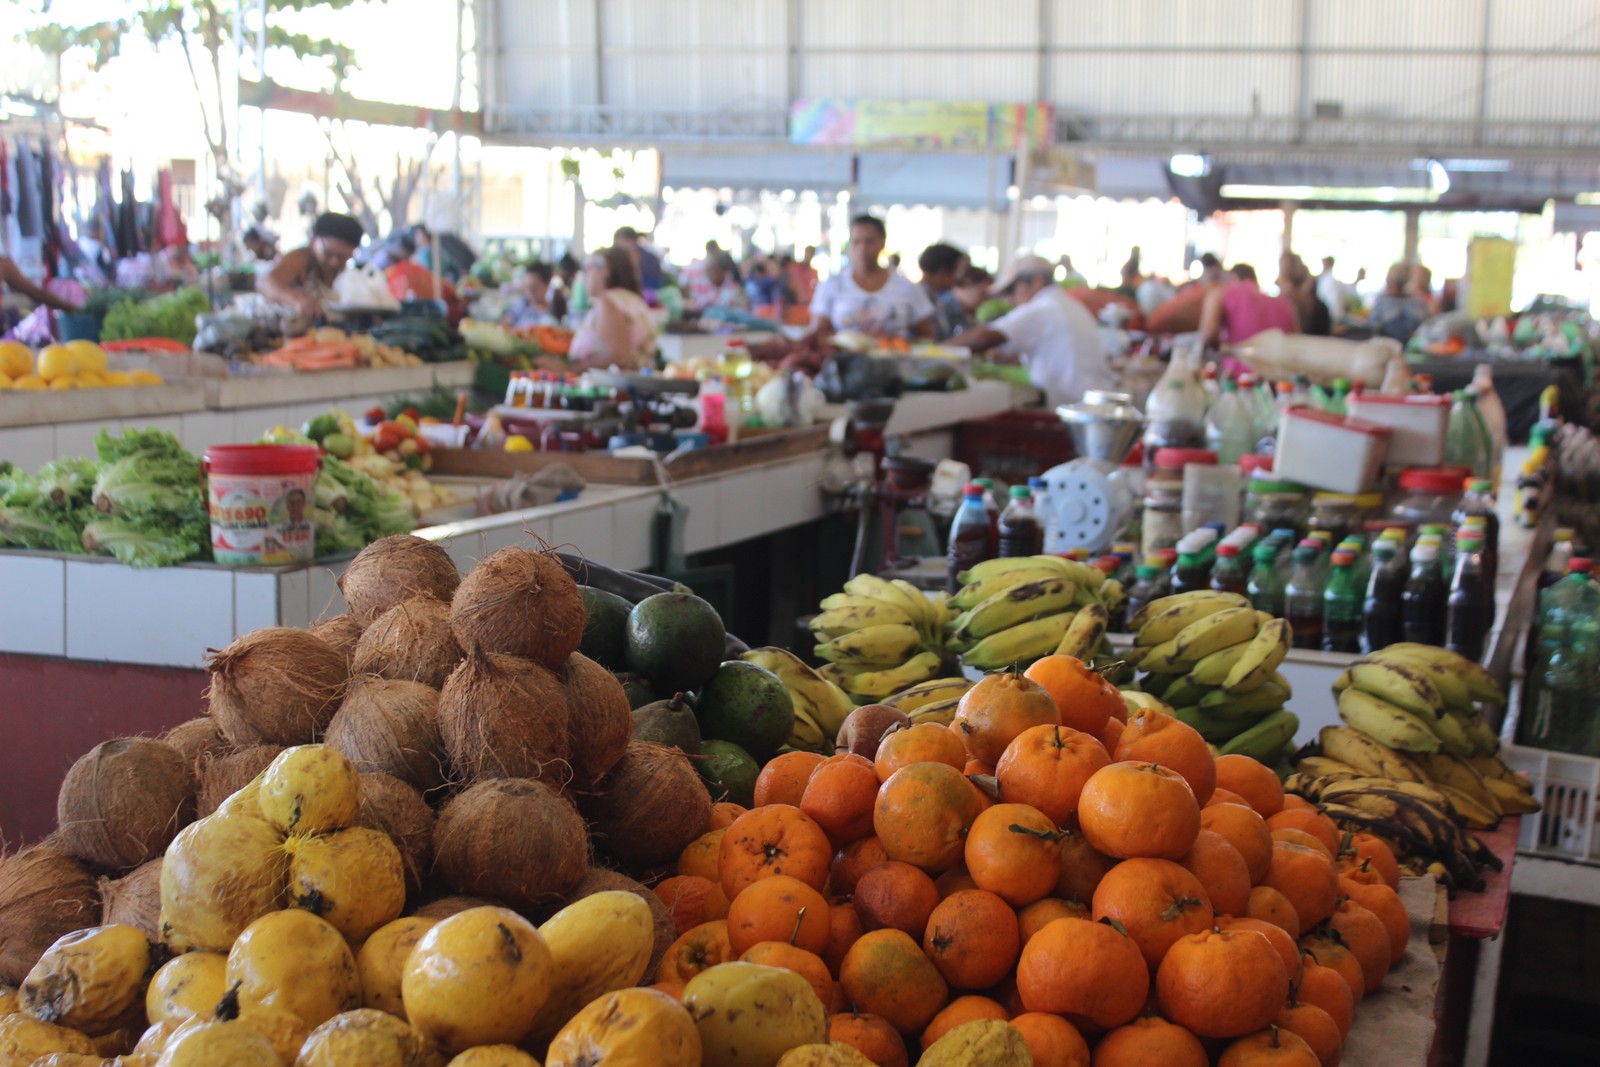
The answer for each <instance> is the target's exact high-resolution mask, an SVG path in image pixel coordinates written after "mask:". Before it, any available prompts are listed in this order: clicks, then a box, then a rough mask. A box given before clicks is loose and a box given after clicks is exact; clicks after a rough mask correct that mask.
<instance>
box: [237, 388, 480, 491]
mask: <svg viewBox="0 0 1600 1067" xmlns="http://www.w3.org/2000/svg"><path fill="white" fill-rule="evenodd" d="M374 412H375V413H376V414H377V418H376V419H371V416H372V415H373V414H374ZM367 415H368V418H369V419H371V421H372V422H373V423H374V427H373V431H372V433H371V434H370V435H369V434H364V433H362V432H361V429H360V427H358V426H357V425H356V422H355V420H354V419H352V418H351V417H350V416H349V415H348V414H347V413H345V412H344V411H342V410H340V409H339V408H332V409H330V410H328V411H325V412H323V413H322V414H321V415H317V416H315V417H314V418H311V419H307V420H306V422H305V424H304V425H303V426H301V427H300V436H301V437H303V438H305V439H306V440H309V441H310V442H312V443H313V444H315V445H317V446H318V447H319V448H321V449H322V450H323V451H324V452H326V453H327V454H328V455H330V456H334V457H336V458H338V459H342V460H344V461H345V462H346V463H348V464H349V465H350V467H351V468H352V469H354V470H357V471H360V472H361V473H362V474H365V475H367V476H368V477H369V478H371V479H372V480H373V481H376V482H377V483H379V484H380V485H383V486H387V487H388V488H390V489H393V490H394V491H395V492H397V493H399V494H400V495H401V496H403V497H405V498H406V499H407V500H408V501H409V502H410V504H411V510H412V511H413V512H414V513H415V514H416V515H418V516H420V515H421V514H422V513H423V512H425V511H429V510H431V509H433V508H436V507H441V506H443V505H446V504H450V503H451V502H453V501H454V499H455V495H454V494H453V493H451V492H450V491H449V490H448V489H445V488H442V487H441V486H438V485H435V484H434V483H433V482H431V481H429V480H428V478H427V476H426V475H425V473H424V472H425V471H427V470H429V469H430V468H431V467H432V466H433V446H432V445H430V444H429V443H428V439H427V438H425V437H423V436H422V435H421V433H420V432H419V426H420V418H421V416H420V415H418V414H416V413H412V412H404V411H403V412H401V413H399V414H398V415H396V417H395V418H393V419H390V418H388V417H387V415H386V414H385V413H384V411H383V409H382V408H376V409H374V410H373V411H369V412H368V413H367ZM295 439H296V437H295V434H294V431H292V430H289V429H287V428H285V427H282V426H278V427H275V428H273V429H272V430H269V431H268V432H267V440H271V441H290V440H295Z"/></svg>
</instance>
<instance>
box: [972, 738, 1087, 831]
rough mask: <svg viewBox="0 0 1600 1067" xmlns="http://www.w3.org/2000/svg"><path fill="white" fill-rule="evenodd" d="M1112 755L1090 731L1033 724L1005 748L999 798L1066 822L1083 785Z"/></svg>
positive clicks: (998, 768) (998, 772)
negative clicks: (1029, 806)
mask: <svg viewBox="0 0 1600 1067" xmlns="http://www.w3.org/2000/svg"><path fill="white" fill-rule="evenodd" d="M1110 762H1111V757H1110V756H1109V755H1108V754H1107V753H1106V749H1105V746H1104V745H1102V744H1101V743H1100V742H1099V741H1098V740H1096V739H1095V737H1094V736H1093V735H1091V734H1087V733H1083V732H1081V731H1078V730H1073V729H1069V728H1067V727H1064V726H1055V725H1045V726H1034V727H1031V728H1029V729H1027V730H1024V731H1022V733H1020V734H1018V735H1017V736H1016V737H1015V738H1013V739H1012V741H1011V744H1009V745H1007V746H1006V750H1005V752H1003V753H1001V755H1000V761H999V762H998V763H996V764H995V768H994V773H995V778H996V780H997V781H998V783H999V786H1000V796H1001V798H1002V799H1003V800H1005V801H1007V802H1008V803H1014V804H1028V805H1031V806H1032V807H1035V808H1038V809H1039V810H1040V811H1042V812H1044V813H1045V815H1047V816H1049V818H1050V820H1051V821H1052V822H1053V823H1055V824H1056V825H1057V826H1065V825H1067V823H1068V822H1069V821H1071V819H1072V818H1073V816H1074V815H1076V814H1077V811H1078V797H1079V795H1080V794H1082V792H1083V786H1084V783H1086V782H1087V781H1088V780H1089V778H1090V776H1091V775H1093V774H1094V773H1095V772H1096V771H1098V770H1099V769H1100V768H1102V767H1104V766H1106V765H1107V764H1108V763H1110Z"/></svg>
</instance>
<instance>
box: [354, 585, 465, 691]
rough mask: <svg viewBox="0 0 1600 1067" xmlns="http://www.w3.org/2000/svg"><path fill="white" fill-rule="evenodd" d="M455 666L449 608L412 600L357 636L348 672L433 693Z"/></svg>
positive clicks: (431, 601) (421, 599)
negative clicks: (419, 686)
mask: <svg viewBox="0 0 1600 1067" xmlns="http://www.w3.org/2000/svg"><path fill="white" fill-rule="evenodd" d="M460 662H461V646H460V645H459V644H457V643H456V636H455V634H454V633H452V632H451V630H450V605H449V604H446V603H445V602H444V601H442V600H435V599H434V598H433V597H424V596H414V597H412V598H411V599H410V600H402V601H401V602H400V603H398V604H396V605H395V606H394V607H392V608H390V609H389V610H388V611H386V612H384V613H383V614H382V615H379V616H378V617H377V619H375V620H374V621H373V623H372V625H371V626H368V627H367V628H366V630H365V631H363V632H362V634H361V640H360V641H359V642H358V643H357V644H356V650H355V653H354V655H353V656H352V657H351V660H350V670H351V673H353V674H358V675H361V674H376V675H379V676H380V677H383V678H395V679H399V680H401V681H407V682H421V683H422V684H423V685H431V686H433V688H435V689H437V688H439V687H440V686H441V685H443V684H444V680H445V679H446V678H448V677H450V672H451V671H453V670H455V669H456V664H458V663H460Z"/></svg>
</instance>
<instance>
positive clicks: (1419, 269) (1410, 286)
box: [1406, 263, 1439, 315]
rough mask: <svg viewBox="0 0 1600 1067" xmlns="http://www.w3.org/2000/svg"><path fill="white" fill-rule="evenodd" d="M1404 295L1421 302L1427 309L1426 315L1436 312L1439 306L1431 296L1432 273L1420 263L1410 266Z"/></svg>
mask: <svg viewBox="0 0 1600 1067" xmlns="http://www.w3.org/2000/svg"><path fill="white" fill-rule="evenodd" d="M1406 294H1407V295H1408V296H1412V297H1415V298H1416V299H1418V300H1420V301H1422V302H1423V304H1424V305H1426V306H1427V308H1428V314H1430V315H1432V314H1435V313H1437V312H1438V310H1439V304H1438V301H1437V300H1435V299H1434V295H1433V271H1431V270H1429V269H1428V268H1427V267H1424V266H1423V265H1422V264H1421V263H1413V264H1412V265H1411V276H1410V278H1408V279H1407V280H1406Z"/></svg>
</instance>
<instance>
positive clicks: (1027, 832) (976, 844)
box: [965, 804, 1061, 908]
mask: <svg viewBox="0 0 1600 1067" xmlns="http://www.w3.org/2000/svg"><path fill="white" fill-rule="evenodd" d="M965 859H966V866H967V873H969V874H970V875H972V880H973V881H974V882H977V883H978V887H979V888H980V889H987V890H988V891H989V892H991V893H994V894H996V895H998V896H999V897H1001V898H1002V899H1003V900H1004V901H1005V902H1006V903H1007V904H1010V905H1011V906H1012V907H1014V908H1020V907H1022V906H1023V905H1025V904H1031V903H1033V902H1034V901H1035V900H1039V899H1041V898H1043V897H1045V896H1048V895H1049V894H1050V891H1051V890H1053V889H1054V888H1055V886H1056V880H1057V879H1058V878H1060V877H1061V844H1060V834H1059V833H1058V832H1057V831H1056V824H1055V823H1054V822H1052V821H1051V820H1050V818H1049V817H1048V816H1046V815H1045V814H1044V813H1043V812H1041V811H1039V810H1038V809H1037V808H1030V807H1029V806H1028V805H1026V804H996V805H995V806H994V807H992V808H989V809H988V810H986V811H984V812H983V813H982V814H980V815H979V816H978V817H977V818H976V819H975V820H973V823H972V829H971V830H969V831H968V832H967V844H966V851H965Z"/></svg>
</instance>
